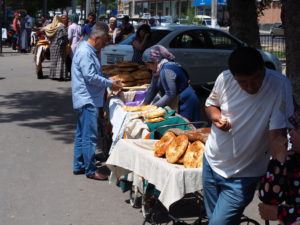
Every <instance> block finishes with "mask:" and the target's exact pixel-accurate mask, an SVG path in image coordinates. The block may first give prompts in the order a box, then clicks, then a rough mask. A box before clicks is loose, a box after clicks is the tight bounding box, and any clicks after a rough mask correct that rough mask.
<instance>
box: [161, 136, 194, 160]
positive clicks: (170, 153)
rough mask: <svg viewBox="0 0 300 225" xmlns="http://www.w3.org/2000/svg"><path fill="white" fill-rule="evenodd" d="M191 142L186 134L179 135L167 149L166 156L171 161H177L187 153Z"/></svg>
mask: <svg viewBox="0 0 300 225" xmlns="http://www.w3.org/2000/svg"><path fill="white" fill-rule="evenodd" d="M188 144H189V139H188V137H187V136H185V135H179V136H177V137H176V138H175V139H174V140H173V141H172V142H171V144H170V145H169V146H168V148H167V150H166V158H167V161H168V162H169V163H176V162H177V161H178V159H180V157H181V156H182V155H183V154H184V153H185V151H186V149H187V147H188Z"/></svg>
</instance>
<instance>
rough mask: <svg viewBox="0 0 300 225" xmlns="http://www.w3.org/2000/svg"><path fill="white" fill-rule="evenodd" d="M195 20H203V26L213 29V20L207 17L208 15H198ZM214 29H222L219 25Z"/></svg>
mask: <svg viewBox="0 0 300 225" xmlns="http://www.w3.org/2000/svg"><path fill="white" fill-rule="evenodd" d="M195 18H197V19H199V20H201V24H200V25H202V26H207V27H212V19H211V17H210V16H206V15H196V16H195ZM214 28H218V29H219V28H220V26H219V24H216V26H215V27H214Z"/></svg>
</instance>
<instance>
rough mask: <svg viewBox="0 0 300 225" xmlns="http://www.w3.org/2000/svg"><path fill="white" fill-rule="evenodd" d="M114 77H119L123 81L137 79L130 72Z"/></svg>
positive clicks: (114, 77)
mask: <svg viewBox="0 0 300 225" xmlns="http://www.w3.org/2000/svg"><path fill="white" fill-rule="evenodd" d="M112 78H113V79H118V80H120V81H122V82H123V83H127V82H133V81H135V79H134V77H132V76H131V75H130V74H129V73H124V74H118V75H115V76H113V77H112Z"/></svg>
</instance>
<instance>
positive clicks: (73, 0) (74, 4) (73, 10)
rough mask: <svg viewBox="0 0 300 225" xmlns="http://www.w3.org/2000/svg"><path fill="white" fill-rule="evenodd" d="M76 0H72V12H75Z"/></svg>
mask: <svg viewBox="0 0 300 225" xmlns="http://www.w3.org/2000/svg"><path fill="white" fill-rule="evenodd" d="M76 7H77V0H72V13H76Z"/></svg>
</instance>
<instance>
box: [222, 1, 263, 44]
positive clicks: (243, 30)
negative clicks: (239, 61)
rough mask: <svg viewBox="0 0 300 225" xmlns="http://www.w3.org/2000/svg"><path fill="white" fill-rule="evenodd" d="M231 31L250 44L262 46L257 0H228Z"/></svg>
mask: <svg viewBox="0 0 300 225" xmlns="http://www.w3.org/2000/svg"><path fill="white" fill-rule="evenodd" d="M227 3H228V10H229V23H230V28H229V32H230V33H231V34H233V35H234V36H236V37H238V38H239V39H241V40H242V41H244V42H246V43H247V44H249V45H250V46H253V47H256V48H260V39H259V28H258V22H257V7H256V0H243V1H241V0H228V1H227Z"/></svg>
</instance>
